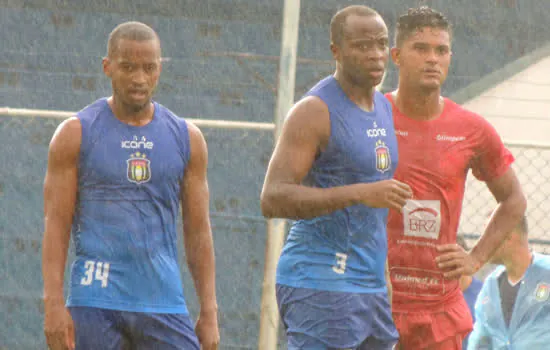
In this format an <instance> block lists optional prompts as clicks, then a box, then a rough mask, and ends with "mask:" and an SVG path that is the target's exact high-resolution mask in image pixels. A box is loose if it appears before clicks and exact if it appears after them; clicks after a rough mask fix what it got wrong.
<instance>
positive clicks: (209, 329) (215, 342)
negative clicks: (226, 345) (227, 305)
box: [195, 311, 220, 350]
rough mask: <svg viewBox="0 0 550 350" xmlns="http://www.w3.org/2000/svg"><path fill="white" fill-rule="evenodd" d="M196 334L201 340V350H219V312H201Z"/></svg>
mask: <svg viewBox="0 0 550 350" xmlns="http://www.w3.org/2000/svg"><path fill="white" fill-rule="evenodd" d="M195 333H197V337H198V338H199V343H200V344H201V350H217V349H218V346H219V344H220V331H219V329H218V312H217V311H208V312H201V313H200V315H199V318H198V320H197V324H196V326H195Z"/></svg>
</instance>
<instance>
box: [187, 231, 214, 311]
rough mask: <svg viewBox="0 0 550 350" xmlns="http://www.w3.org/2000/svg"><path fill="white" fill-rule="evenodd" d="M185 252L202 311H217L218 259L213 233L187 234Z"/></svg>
mask: <svg viewBox="0 0 550 350" xmlns="http://www.w3.org/2000/svg"><path fill="white" fill-rule="evenodd" d="M185 254H186V256H187V265H188V267H189V272H191V277H192V278H193V283H194V284H195V290H196V292H197V297H198V298H199V302H200V308H201V312H212V311H216V310H217V307H218V306H217V302H216V261H215V257H214V246H213V241H212V235H211V234H210V233H209V232H208V233H203V234H202V233H201V234H193V235H188V236H186V237H185Z"/></svg>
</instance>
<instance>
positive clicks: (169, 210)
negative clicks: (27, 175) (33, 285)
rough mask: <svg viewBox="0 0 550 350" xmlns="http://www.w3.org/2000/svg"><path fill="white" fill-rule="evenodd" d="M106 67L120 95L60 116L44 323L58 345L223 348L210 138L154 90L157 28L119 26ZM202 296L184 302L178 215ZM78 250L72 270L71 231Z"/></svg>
mask: <svg viewBox="0 0 550 350" xmlns="http://www.w3.org/2000/svg"><path fill="white" fill-rule="evenodd" d="M103 69H104V72H105V74H106V75H107V77H109V78H110V80H111V83H112V96H111V97H108V98H101V99H99V100H97V101H95V102H94V103H92V104H91V105H89V106H87V107H86V108H84V109H82V110H81V111H79V112H78V113H77V114H76V116H75V117H72V118H69V119H67V120H65V121H64V122H63V123H61V124H60V126H59V127H58V129H57V130H56V132H55V134H54V135H53V137H52V140H51V143H50V148H49V154H48V167H47V172H46V177H45V183H44V206H45V232H44V240H43V263H42V264H43V266H42V270H43V279H44V305H45V310H44V311H45V320H44V331H45V335H46V340H47V343H48V346H49V347H50V349H54V350H56V349H72V348H75V347H76V349H84V350H87V349H94V350H97V349H102V350H109V349H113V350H114V349H143V350H145V349H199V343H200V346H201V347H202V349H217V345H218V343H219V331H218V321H217V304H216V292H215V264H214V249H213V243H212V233H211V228H210V221H209V207H208V203H209V191H208V183H207V176H206V172H207V162H208V157H207V145H206V142H205V140H204V137H203V135H202V133H201V132H200V130H199V129H198V128H197V127H196V126H194V125H193V124H191V123H189V122H187V121H185V120H184V119H181V118H178V117H177V116H176V115H175V114H174V113H172V112H171V111H170V110H168V109H167V108H165V107H164V106H162V105H160V104H158V103H156V102H154V101H153V100H152V95H153V92H154V90H155V87H156V86H157V83H158V80H159V76H160V72H161V48H160V40H159V38H158V36H157V34H156V33H155V31H154V30H153V29H151V28H150V27H148V26H147V25H145V24H142V23H139V22H126V23H123V24H121V25H119V26H117V27H116V28H115V29H114V30H113V31H112V32H111V34H110V36H109V41H108V52H107V57H105V58H104V60H103ZM180 201H181V210H182V215H183V231H184V245H185V251H186V257H187V262H188V265H189V270H190V272H191V274H192V277H193V280H194V283H195V288H196V291H197V294H198V298H199V301H200V314H199V317H198V320H197V323H196V326H194V325H193V324H192V322H191V320H190V317H189V314H188V309H187V306H186V303H185V300H184V295H183V288H182V283H181V278H180V268H179V266H178V257H177V251H178V250H177V247H176V242H177V231H178V230H177V228H176V219H177V217H178V215H179V214H178V212H179V210H180ZM71 235H72V239H73V242H74V246H75V249H76V260H75V262H74V264H73V265H72V269H71V277H70V290H69V296H68V299H67V301H66V304H65V301H64V291H63V280H64V270H65V263H66V260H67V249H68V247H69V239H70V237H71Z"/></svg>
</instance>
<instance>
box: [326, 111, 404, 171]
mask: <svg viewBox="0 0 550 350" xmlns="http://www.w3.org/2000/svg"><path fill="white" fill-rule="evenodd" d="M333 132H334V133H333V134H332V136H331V138H332V140H331V141H332V143H333V144H332V146H333V148H334V149H335V151H336V152H335V154H336V155H337V156H338V158H339V162H335V163H340V164H342V166H343V167H344V168H346V169H348V170H351V171H354V172H357V173H363V174H372V175H375V174H378V175H382V174H391V173H393V170H394V168H395V166H396V164H397V139H396V137H395V133H394V130H393V126H392V125H391V124H390V123H388V122H386V121H384V120H374V119H366V120H362V121H361V122H356V123H354V124H352V125H345V127H340V128H336V129H335V130H333Z"/></svg>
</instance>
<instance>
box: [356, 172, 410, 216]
mask: <svg viewBox="0 0 550 350" xmlns="http://www.w3.org/2000/svg"><path fill="white" fill-rule="evenodd" d="M412 195H413V192H412V190H411V188H410V186H409V185H407V184H406V183H403V182H400V181H397V180H395V179H391V180H383V181H378V182H372V183H369V184H365V187H364V193H362V194H361V197H362V198H363V200H362V202H363V204H365V205H367V206H369V207H372V208H393V209H396V210H399V211H401V209H402V208H403V207H404V206H405V204H406V203H407V200H408V199H411V198H412Z"/></svg>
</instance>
